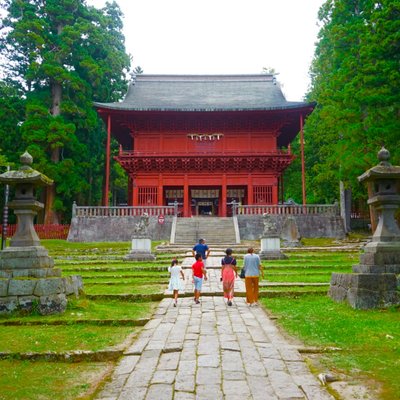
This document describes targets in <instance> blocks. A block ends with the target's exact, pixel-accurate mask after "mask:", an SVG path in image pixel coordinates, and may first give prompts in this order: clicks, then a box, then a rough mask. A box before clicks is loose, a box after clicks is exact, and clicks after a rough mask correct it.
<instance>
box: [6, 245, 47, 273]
mask: <svg viewBox="0 0 400 400" xmlns="http://www.w3.org/2000/svg"><path fill="white" fill-rule="evenodd" d="M53 266H54V260H53V259H52V258H51V257H49V253H48V251H47V250H46V249H45V248H44V247H43V246H26V247H19V246H17V247H7V248H6V249H4V250H3V251H2V252H0V270H2V269H34V268H53Z"/></svg>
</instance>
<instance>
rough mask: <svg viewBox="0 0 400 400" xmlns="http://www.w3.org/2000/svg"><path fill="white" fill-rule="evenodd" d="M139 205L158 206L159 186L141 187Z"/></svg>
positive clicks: (139, 189)
mask: <svg viewBox="0 0 400 400" xmlns="http://www.w3.org/2000/svg"><path fill="white" fill-rule="evenodd" d="M138 194H139V206H156V205H157V186H154V187H139V188H138Z"/></svg>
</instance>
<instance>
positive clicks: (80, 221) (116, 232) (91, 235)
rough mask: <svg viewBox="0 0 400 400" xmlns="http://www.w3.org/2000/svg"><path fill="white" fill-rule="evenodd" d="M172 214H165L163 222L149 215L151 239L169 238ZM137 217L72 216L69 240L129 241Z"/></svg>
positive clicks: (137, 220)
mask: <svg viewBox="0 0 400 400" xmlns="http://www.w3.org/2000/svg"><path fill="white" fill-rule="evenodd" d="M173 218H174V217H173V216H168V215H166V216H165V217H164V223H163V224H159V223H158V217H157V216H150V217H149V236H150V239H152V240H169V239H170V235H171V227H172V221H173ZM139 220H140V216H137V217H74V218H72V220H71V226H70V229H69V233H68V239H67V240H68V241H69V242H130V241H131V240H132V232H133V231H134V227H135V224H137V223H138V222H139Z"/></svg>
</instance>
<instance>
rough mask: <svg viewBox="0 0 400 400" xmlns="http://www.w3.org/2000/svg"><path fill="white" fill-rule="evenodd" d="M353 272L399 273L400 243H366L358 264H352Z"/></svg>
mask: <svg viewBox="0 0 400 400" xmlns="http://www.w3.org/2000/svg"><path fill="white" fill-rule="evenodd" d="M353 272H356V273H390V274H400V243H399V242H370V243H368V244H367V245H366V246H365V247H364V252H363V253H362V254H361V255H360V265H355V266H353Z"/></svg>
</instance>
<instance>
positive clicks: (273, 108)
mask: <svg viewBox="0 0 400 400" xmlns="http://www.w3.org/2000/svg"><path fill="white" fill-rule="evenodd" d="M93 104H94V107H96V108H97V109H98V110H100V109H101V110H110V111H133V112H135V111H138V112H143V111H144V112H146V111H153V112H154V111H156V112H224V111H226V112H232V111H244V112H245V111H284V110H295V109H299V110H300V109H309V108H310V107H311V108H314V107H315V105H316V103H301V102H299V103H293V104H287V105H281V106H271V107H254V108H234V107H233V108H218V107H215V108H201V107H199V108H196V107H193V108H174V107H168V108H159V107H158V108H150V107H147V108H140V107H132V106H128V105H123V103H118V104H115V103H96V102H95V103H93Z"/></svg>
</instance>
